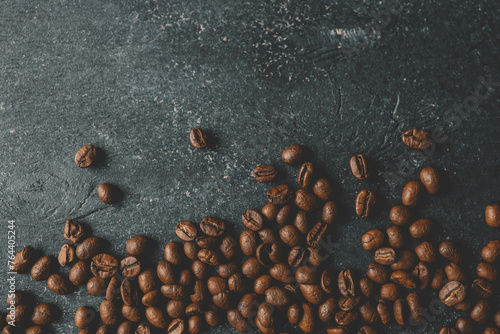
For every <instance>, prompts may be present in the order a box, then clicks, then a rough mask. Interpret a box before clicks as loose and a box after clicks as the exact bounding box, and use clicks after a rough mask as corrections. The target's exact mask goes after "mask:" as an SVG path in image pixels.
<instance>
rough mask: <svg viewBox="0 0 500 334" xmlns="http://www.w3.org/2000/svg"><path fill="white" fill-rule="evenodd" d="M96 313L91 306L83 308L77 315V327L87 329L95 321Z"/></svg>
mask: <svg viewBox="0 0 500 334" xmlns="http://www.w3.org/2000/svg"><path fill="white" fill-rule="evenodd" d="M95 315H96V312H95V311H94V309H93V308H92V307H90V306H82V307H80V308H79V309H78V310H76V313H75V325H76V326H77V327H78V328H82V329H83V328H87V327H88V326H89V325H90V324H91V323H92V322H93V321H94V319H95Z"/></svg>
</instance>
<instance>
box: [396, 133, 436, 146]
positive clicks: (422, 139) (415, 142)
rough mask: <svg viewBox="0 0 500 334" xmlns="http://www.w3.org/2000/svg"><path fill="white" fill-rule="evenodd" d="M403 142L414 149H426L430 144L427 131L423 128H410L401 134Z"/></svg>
mask: <svg viewBox="0 0 500 334" xmlns="http://www.w3.org/2000/svg"><path fill="white" fill-rule="evenodd" d="M402 141H403V144H405V145H406V146H408V147H409V148H413V149H416V150H426V149H428V148H429V147H431V145H432V140H431V139H430V138H429V133H428V132H426V131H423V130H417V129H412V130H408V131H406V132H405V133H404V134H403V137H402Z"/></svg>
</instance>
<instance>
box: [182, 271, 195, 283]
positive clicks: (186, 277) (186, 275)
mask: <svg viewBox="0 0 500 334" xmlns="http://www.w3.org/2000/svg"><path fill="white" fill-rule="evenodd" d="M178 283H179V284H180V285H191V283H193V273H192V272H191V270H189V269H183V270H181V272H180V274H179V282H178Z"/></svg>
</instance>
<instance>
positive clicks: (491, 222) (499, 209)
mask: <svg viewBox="0 0 500 334" xmlns="http://www.w3.org/2000/svg"><path fill="white" fill-rule="evenodd" d="M484 216H485V219H486V223H487V224H488V226H491V227H500V204H498V203H493V204H490V205H488V206H486V209H485V210H484Z"/></svg>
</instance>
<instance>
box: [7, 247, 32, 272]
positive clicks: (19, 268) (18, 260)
mask: <svg viewBox="0 0 500 334" xmlns="http://www.w3.org/2000/svg"><path fill="white" fill-rule="evenodd" d="M34 261H35V250H34V249H33V247H31V246H26V247H25V248H24V249H23V250H21V251H19V252H17V253H16V255H15V256H14V260H13V261H12V262H13V263H12V265H11V267H10V271H12V272H15V273H18V274H24V273H27V272H28V271H29V270H30V269H31V266H32V265H33V262H34Z"/></svg>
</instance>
